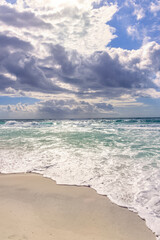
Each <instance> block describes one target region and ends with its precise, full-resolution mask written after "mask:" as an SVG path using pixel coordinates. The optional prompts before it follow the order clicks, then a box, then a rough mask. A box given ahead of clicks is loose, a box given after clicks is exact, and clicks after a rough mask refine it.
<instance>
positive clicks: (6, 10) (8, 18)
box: [0, 5, 53, 29]
mask: <svg viewBox="0 0 160 240" xmlns="http://www.w3.org/2000/svg"><path fill="white" fill-rule="evenodd" d="M0 22H3V23H4V24H6V25H8V26H14V27H18V28H28V27H32V28H40V29H42V28H44V29H46V28H47V29H52V28H53V26H52V25H51V24H50V23H46V22H44V21H43V20H41V19H39V18H38V17H37V16H35V14H34V13H32V12H27V11H24V12H18V11H16V9H14V8H12V7H9V6H5V5H1V6H0Z"/></svg>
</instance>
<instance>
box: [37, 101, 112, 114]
mask: <svg viewBox="0 0 160 240" xmlns="http://www.w3.org/2000/svg"><path fill="white" fill-rule="evenodd" d="M37 107H38V108H37V111H38V113H37V114H38V115H43V116H44V114H45V115H46V116H47V117H48V118H72V117H76V118H82V117H83V118H84V117H86V118H87V117H93V116H99V115H103V114H107V113H108V112H111V111H112V110H113V106H112V105H111V104H106V103H97V104H93V103H88V102H86V101H79V102H78V101H75V100H71V99H70V100H49V101H44V102H41V103H39V104H37Z"/></svg>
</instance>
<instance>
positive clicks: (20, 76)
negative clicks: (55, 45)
mask: <svg viewBox="0 0 160 240" xmlns="http://www.w3.org/2000/svg"><path fill="white" fill-rule="evenodd" d="M2 64H3V68H4V69H5V71H7V72H9V73H10V74H12V75H13V76H16V78H17V80H16V81H14V84H12V87H14V88H15V89H16V90H25V91H39V92H48V93H54V92H59V91H61V92H62V91H65V89H62V88H60V87H58V86H56V85H55V84H54V83H52V81H51V80H50V79H47V78H46V76H45V74H44V73H43V71H42V70H41V69H40V68H39V67H38V65H37V60H36V59H35V58H34V57H32V56H30V55H26V54H25V53H24V52H22V51H19V52H18V51H17V52H15V53H12V54H9V55H8V56H7V57H6V58H5V59H3V63H2Z"/></svg>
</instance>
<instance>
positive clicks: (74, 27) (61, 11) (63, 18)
mask: <svg viewBox="0 0 160 240" xmlns="http://www.w3.org/2000/svg"><path fill="white" fill-rule="evenodd" d="M98 2H100V1H98V0H87V1H86V0H85V1H84V0H74V1H70V0H68V1H66V0H59V1H57V0H47V1H46V0H41V1H35V0H30V1H29V0H26V1H25V4H24V1H23V0H17V3H16V4H14V5H13V6H11V4H9V3H6V2H5V1H4V0H3V1H2V2H1V3H0V5H1V6H3V9H2V10H1V12H0V22H1V23H3V25H2V24H1V27H0V31H3V32H4V31H5V32H6V34H8V35H9V36H16V37H19V38H21V39H22V40H24V41H30V42H31V43H32V44H33V45H34V46H35V53H36V52H37V51H38V52H39V50H40V52H41V54H42V55H41V56H44V54H45V47H44V46H45V44H46V43H52V44H60V45H62V46H64V47H66V48H67V49H72V50H73V49H75V50H77V51H78V52H80V53H91V52H94V51H99V50H104V49H105V46H106V45H107V44H108V43H109V42H110V41H111V40H112V39H113V38H115V34H114V32H115V30H114V28H112V27H110V26H109V25H107V24H106V23H107V22H108V21H110V20H111V19H112V17H113V15H114V14H115V12H116V11H117V10H118V9H117V5H113V4H110V5H105V6H101V7H100V8H94V7H93V3H98ZM13 19H14V20H13ZM5 25H7V26H8V25H9V28H7V31H6V27H5Z"/></svg>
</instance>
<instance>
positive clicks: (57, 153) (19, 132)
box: [0, 118, 160, 239]
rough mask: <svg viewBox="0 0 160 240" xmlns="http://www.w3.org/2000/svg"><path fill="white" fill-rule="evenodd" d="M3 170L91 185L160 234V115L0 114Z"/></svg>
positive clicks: (0, 166) (1, 167) (2, 171)
mask: <svg viewBox="0 0 160 240" xmlns="http://www.w3.org/2000/svg"><path fill="white" fill-rule="evenodd" d="M0 172H1V173H19V172H35V173H40V174H42V175H44V176H45V177H49V178H52V179H54V180H56V181H57V183H65V184H71V185H72V184H74V185H89V186H91V187H92V188H94V189H96V191H97V192H98V193H99V194H103V195H107V196H108V197H109V198H110V199H111V201H113V202H114V203H116V204H118V205H120V206H124V207H127V208H129V209H130V210H132V211H135V212H137V213H138V214H139V216H140V217H141V218H143V219H145V221H146V224H147V226H148V227H149V228H150V229H151V230H152V231H153V232H155V233H156V235H157V239H160V118H150V119H149V118H147V119H98V120H94V119H93V120H62V121H58V120H45V121H44V120H32V121H31V120H23V121H22V120H19V121H15V120H12V121H11V120H10V121H9V120H0Z"/></svg>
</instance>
